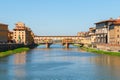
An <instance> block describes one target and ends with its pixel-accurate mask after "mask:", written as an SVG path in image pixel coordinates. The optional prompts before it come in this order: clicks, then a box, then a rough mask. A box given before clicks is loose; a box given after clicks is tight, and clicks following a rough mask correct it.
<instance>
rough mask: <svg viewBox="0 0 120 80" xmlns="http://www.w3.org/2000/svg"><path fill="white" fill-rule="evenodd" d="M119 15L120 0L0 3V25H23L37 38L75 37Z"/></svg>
mask: <svg viewBox="0 0 120 80" xmlns="http://www.w3.org/2000/svg"><path fill="white" fill-rule="evenodd" d="M119 16H120V0H0V23H5V24H8V25H9V29H10V30H12V29H13V28H14V27H15V26H14V24H15V23H16V22H24V23H25V24H26V26H29V27H30V28H31V29H32V30H33V32H34V33H35V34H36V35H76V34H77V32H80V31H87V30H88V28H89V27H93V26H94V23H95V22H98V21H101V20H105V19H109V18H110V17H113V18H117V17H119Z"/></svg>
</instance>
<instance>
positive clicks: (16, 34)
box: [13, 22, 34, 44]
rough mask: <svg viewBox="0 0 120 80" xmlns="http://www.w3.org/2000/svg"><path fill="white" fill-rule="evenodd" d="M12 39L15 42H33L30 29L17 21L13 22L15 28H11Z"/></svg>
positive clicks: (32, 34)
mask: <svg viewBox="0 0 120 80" xmlns="http://www.w3.org/2000/svg"><path fill="white" fill-rule="evenodd" d="M13 30H14V31H13V40H14V41H15V42H16V43H24V44H33V43H34V33H33V32H32V30H31V29H30V28H28V27H26V25H25V24H24V23H22V22H18V23H16V24H15V28H14V29H13Z"/></svg>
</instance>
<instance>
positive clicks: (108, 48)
mask: <svg viewBox="0 0 120 80" xmlns="http://www.w3.org/2000/svg"><path fill="white" fill-rule="evenodd" d="M96 46H97V48H98V49H101V50H106V51H118V52H120V45H113V44H97V45H96Z"/></svg>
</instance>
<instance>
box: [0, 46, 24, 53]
mask: <svg viewBox="0 0 120 80" xmlns="http://www.w3.org/2000/svg"><path fill="white" fill-rule="evenodd" d="M20 47H24V44H0V52H2V51H7V50H13V49H16V48H20Z"/></svg>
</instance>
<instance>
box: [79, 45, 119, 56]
mask: <svg viewBox="0 0 120 80" xmlns="http://www.w3.org/2000/svg"><path fill="white" fill-rule="evenodd" d="M80 49H82V50H84V51H87V52H92V53H97V54H107V55H113V56H120V52H110V51H103V50H99V49H94V48H88V47H80Z"/></svg>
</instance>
